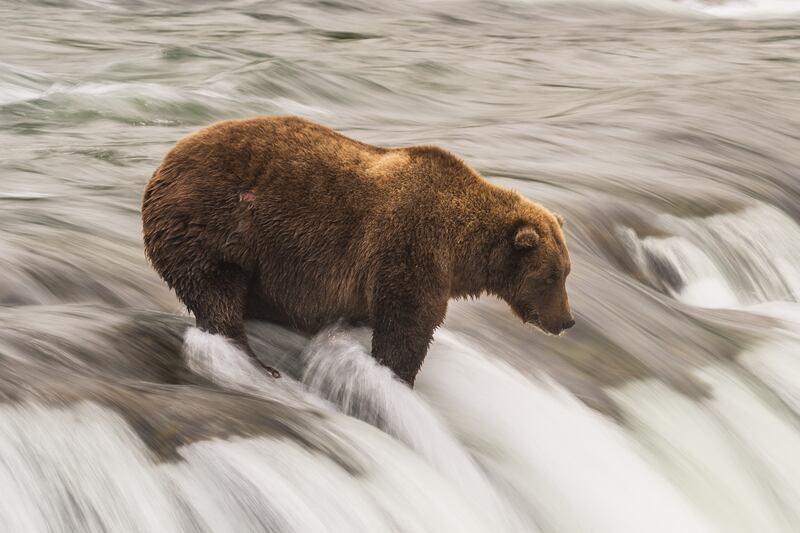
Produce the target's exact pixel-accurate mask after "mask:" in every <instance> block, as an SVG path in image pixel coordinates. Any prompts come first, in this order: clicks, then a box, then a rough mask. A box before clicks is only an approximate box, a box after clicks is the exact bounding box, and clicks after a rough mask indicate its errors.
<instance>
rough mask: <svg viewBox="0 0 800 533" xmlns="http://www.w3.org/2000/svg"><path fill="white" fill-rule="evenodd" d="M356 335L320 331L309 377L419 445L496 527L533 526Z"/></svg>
mask: <svg viewBox="0 0 800 533" xmlns="http://www.w3.org/2000/svg"><path fill="white" fill-rule="evenodd" d="M358 334H360V335H361V336H362V337H363V336H364V334H365V331H361V332H357V333H356V334H354V332H352V331H348V330H345V329H343V328H342V327H340V326H336V327H333V328H331V329H328V330H326V331H324V332H322V333H321V334H319V335H317V337H315V339H314V340H313V341H312V343H311V344H310V345H309V347H308V348H307V349H306V351H305V353H304V358H305V360H306V362H307V365H306V370H305V372H304V376H303V382H304V383H306V384H307V385H308V387H309V389H310V390H311V391H312V392H314V393H315V394H319V395H320V396H322V397H323V398H325V399H327V400H329V401H331V402H332V403H334V404H336V405H337V406H339V408H340V409H341V410H342V412H343V413H345V414H348V415H350V416H354V417H356V418H359V419H361V420H364V421H366V422H368V423H369V424H371V425H373V426H376V427H378V428H380V429H382V430H383V431H385V432H386V433H388V434H389V435H392V436H393V437H395V438H396V439H398V440H399V441H400V442H402V443H404V444H406V445H407V446H408V447H409V448H410V449H412V450H414V452H415V453H417V454H418V455H419V456H420V457H422V458H424V459H425V460H426V461H427V462H428V463H429V464H430V465H432V466H433V467H434V468H435V469H436V470H438V471H439V472H440V473H441V474H442V475H444V476H445V477H447V478H448V479H450V480H453V481H454V482H455V483H456V486H458V487H459V489H460V490H461V492H462V493H463V494H464V495H465V497H467V498H468V499H469V501H470V502H471V504H472V506H473V508H475V509H482V512H481V513H480V514H481V516H482V517H483V519H484V527H485V528H487V530H491V531H533V530H534V529H533V528H534V526H533V524H532V523H530V521H529V520H525V519H524V517H523V516H522V515H521V514H520V513H516V512H515V511H514V509H513V508H512V507H510V506H509V505H508V503H507V502H505V501H504V500H503V499H502V498H501V497H500V496H499V495H497V494H496V492H495V490H494V488H493V487H492V486H491V484H490V483H489V481H488V480H487V479H486V477H485V476H484V474H483V473H482V472H481V471H480V469H479V468H478V466H477V464H476V463H475V461H474V460H473V459H472V458H471V457H470V456H469V454H468V453H467V452H466V451H465V450H464V448H463V447H462V446H461V444H460V443H459V442H458V441H457V440H456V439H455V437H454V436H453V435H452V434H451V432H450V430H449V428H448V427H447V425H446V424H445V423H443V421H442V420H441V419H440V418H439V416H438V415H437V414H436V413H435V412H434V411H433V409H431V407H430V406H429V405H427V404H426V403H425V401H424V400H423V399H422V398H420V397H419V395H417V394H415V393H414V391H412V390H411V389H410V388H409V387H408V386H407V385H406V384H404V383H402V382H400V381H399V380H397V379H396V378H395V377H394V375H393V374H392V372H391V371H390V370H389V369H388V368H386V367H384V366H381V365H379V364H378V363H377V362H376V361H375V360H374V359H373V358H372V356H371V355H370V354H369V352H368V350H367V349H366V347H365V346H364V345H363V344H362V343H361V342H359V340H358V338H357V335H358Z"/></svg>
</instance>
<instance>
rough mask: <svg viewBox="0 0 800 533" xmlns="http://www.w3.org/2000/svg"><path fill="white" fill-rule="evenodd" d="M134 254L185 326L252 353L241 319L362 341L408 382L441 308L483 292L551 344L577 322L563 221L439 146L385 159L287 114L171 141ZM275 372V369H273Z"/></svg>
mask: <svg viewBox="0 0 800 533" xmlns="http://www.w3.org/2000/svg"><path fill="white" fill-rule="evenodd" d="M142 218H143V221H144V244H145V251H146V253H147V256H148V257H149V259H150V261H151V262H152V264H153V266H154V267H155V269H156V270H157V271H158V272H159V274H161V276H162V277H163V278H164V280H165V281H166V282H167V284H168V285H169V286H170V287H172V288H173V289H174V290H175V292H176V293H177V295H178V297H179V298H180V299H181V300H182V301H183V302H184V303H185V304H186V306H187V307H188V308H189V310H190V311H192V312H193V313H194V315H195V317H196V320H197V324H198V326H199V327H200V328H202V329H205V330H207V331H209V332H211V333H219V334H222V335H225V336H227V337H229V338H231V339H233V340H234V341H235V342H237V343H238V344H239V345H240V346H241V347H242V348H243V349H245V350H246V351H248V353H250V354H251V355H252V350H251V349H250V347H249V345H248V343H247V338H246V336H245V330H244V325H243V324H244V320H245V319H249V318H257V319H264V320H270V321H274V322H278V323H282V324H285V325H288V326H292V327H294V328H297V329H300V330H304V331H308V332H313V331H316V330H317V329H319V328H321V327H322V326H324V325H326V324H328V323H331V322H333V321H335V320H337V319H340V318H344V319H345V320H348V321H351V322H357V323H366V324H368V325H370V326H371V327H372V328H373V331H374V333H373V338H372V354H373V356H374V357H375V358H376V359H377V360H378V361H379V362H381V363H383V364H385V365H387V366H389V367H390V368H391V369H392V370H393V371H394V372H395V373H396V374H397V376H399V377H400V378H401V379H403V380H405V381H406V382H408V383H409V384H413V382H414V378H415V376H416V374H417V371H418V370H419V368H420V366H421V364H422V361H423V359H424V357H425V354H426V352H427V349H428V345H429V343H430V341H431V338H432V336H433V331H434V329H436V327H438V326H439V324H441V322H442V320H443V319H444V316H445V312H446V310H447V302H448V300H449V299H450V298H464V297H477V296H479V295H481V294H483V293H487V292H488V293H490V294H494V295H496V296H498V297H500V298H502V299H504V300H505V301H506V302H508V303H509V305H510V306H511V308H512V309H513V310H514V312H515V313H516V314H517V315H518V316H519V317H520V318H521V319H522V320H524V321H526V322H531V323H534V324H536V325H537V326H539V327H540V328H541V329H543V330H545V331H547V332H550V333H554V334H555V333H560V332H561V331H562V329H565V328H567V327H570V326H571V325H572V324H573V323H574V322H573V320H572V316H571V314H570V309H569V303H568V299H567V293H566V288H565V280H566V277H567V274H568V273H569V268H570V262H569V255H568V253H567V248H566V246H565V244H564V235H563V233H562V231H561V221H560V217H557V216H556V215H553V214H552V213H550V212H549V211H547V210H546V209H544V208H543V207H541V206H539V205H537V204H534V203H532V202H529V201H527V200H525V199H524V198H522V197H521V196H520V195H519V194H517V193H514V192H512V191H509V190H506V189H503V188H501V187H497V186H495V185H493V184H491V183H489V182H488V181H486V180H485V179H483V178H482V177H481V176H480V175H478V173H477V172H475V171H474V170H472V169H471V168H470V167H469V166H467V165H466V164H465V163H464V162H462V161H461V160H460V159H458V158H457V157H455V156H454V155H452V154H450V153H449V152H447V151H445V150H442V149H441V148H437V147H435V146H413V147H409V148H381V147H377V146H371V145H368V144H364V143H361V142H358V141H355V140H352V139H349V138H347V137H344V136H343V135H340V134H338V133H336V132H335V131H333V130H331V129H328V128H326V127H323V126H320V125H318V124H314V123H312V122H309V121H307V120H304V119H301V118H296V117H256V118H249V119H242V120H230V121H225V122H220V123H217V124H213V125H211V126H209V127H207V128H204V129H202V130H200V131H198V132H196V133H193V134H191V135H189V136H187V137H185V138H183V139H181V140H180V141H179V142H178V143H177V144H176V145H175V146H174V147H173V148H172V150H171V151H170V152H169V153H168V154H167V156H166V157H165V159H164V161H163V162H162V163H161V166H159V167H158V169H157V170H156V172H155V174H154V175H153V177H152V178H151V180H150V182H149V183H148V184H147V187H146V189H145V192H144V201H143V205H142ZM270 370H272V369H270Z"/></svg>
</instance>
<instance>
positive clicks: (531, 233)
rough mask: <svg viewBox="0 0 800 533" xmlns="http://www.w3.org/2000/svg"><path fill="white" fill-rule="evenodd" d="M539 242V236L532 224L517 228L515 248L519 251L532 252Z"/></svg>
mask: <svg viewBox="0 0 800 533" xmlns="http://www.w3.org/2000/svg"><path fill="white" fill-rule="evenodd" d="M538 242H539V234H538V233H536V230H535V229H533V226H531V225H530V224H525V225H524V226H520V227H519V228H517V232H516V233H515V234H514V248H516V249H517V250H530V249H531V248H533V247H534V246H536V244H537V243H538Z"/></svg>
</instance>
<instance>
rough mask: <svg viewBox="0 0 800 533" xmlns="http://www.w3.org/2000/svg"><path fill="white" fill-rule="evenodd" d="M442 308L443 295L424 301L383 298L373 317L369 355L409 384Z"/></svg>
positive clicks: (442, 316) (443, 312)
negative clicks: (370, 351) (370, 353)
mask: <svg viewBox="0 0 800 533" xmlns="http://www.w3.org/2000/svg"><path fill="white" fill-rule="evenodd" d="M446 311H447V297H444V298H437V299H435V300H434V301H433V302H431V301H428V302H427V303H423V302H409V301H408V300H402V299H400V300H393V299H392V298H391V297H389V298H386V299H383V305H382V306H381V307H380V308H379V309H377V310H376V313H375V316H374V319H373V333H372V356H373V357H374V358H375V359H376V360H377V361H378V362H379V363H381V364H382V365H385V366H388V367H389V368H391V369H392V371H393V372H394V373H395V375H396V376H397V377H398V378H400V379H402V380H403V381H405V382H406V383H408V385H409V386H411V387H413V386H414V380H415V378H416V377H417V373H418V372H419V369H420V367H421V366H422V362H423V360H424V359H425V355H426V354H427V353H428V347H429V346H430V343H431V340H432V339H433V332H434V330H435V329H436V328H437V327H438V326H439V324H441V323H442V321H443V320H444V316H445V313H446Z"/></svg>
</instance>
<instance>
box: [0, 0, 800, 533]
mask: <svg viewBox="0 0 800 533" xmlns="http://www.w3.org/2000/svg"><path fill="white" fill-rule="evenodd" d="M255 114H299V115H303V116H305V117H308V118H310V119H313V120H316V121H318V122H321V123H324V124H326V125H329V126H332V127H334V128H336V129H339V130H340V131H342V132H344V133H346V134H347V135H350V136H352V137H355V138H358V139H360V140H363V141H367V142H371V143H375V144H382V145H410V144H419V143H436V144H440V145H442V146H444V147H446V148H448V149H451V150H452V151H454V152H456V153H458V154H459V155H461V156H462V157H463V158H465V159H466V161H468V162H469V163H470V164H472V165H473V166H474V167H475V168H477V169H478V170H479V171H481V172H482V173H483V174H484V175H485V176H487V177H488V178H490V179H492V180H494V181H495V182H497V183H501V184H504V185H507V186H509V187H512V188H514V189H516V190H518V191H520V192H521V193H523V194H525V195H527V196H529V197H530V198H532V199H535V200H537V201H539V202H541V203H543V204H544V205H546V206H548V207H550V208H552V209H554V210H556V211H557V212H559V213H561V214H563V215H564V217H565V218H566V220H567V223H566V226H565V229H566V233H567V238H568V243H569V245H570V249H571V254H572V265H573V268H572V275H571V276H570V279H569V283H568V288H569V291H570V296H571V301H572V303H573V310H574V312H575V315H576V319H577V326H576V327H575V328H573V329H572V330H570V331H569V332H568V334H566V335H564V336H562V337H559V338H555V337H546V336H544V335H542V334H540V333H537V332H536V331H533V330H532V329H530V328H527V327H524V326H523V325H522V324H520V323H519V322H518V321H517V320H516V319H515V318H514V317H513V316H512V315H511V313H510V311H509V310H508V308H507V306H505V304H501V303H500V302H498V301H496V300H492V299H490V298H483V299H481V300H477V301H469V302H454V303H452V304H451V306H450V310H449V314H448V319H447V321H446V323H445V325H444V327H442V328H441V329H440V330H439V331H438V332H437V335H436V337H435V340H434V343H433V346H432V348H431V351H430V353H429V355H428V358H427V360H426V362H425V365H424V367H423V370H422V372H421V374H420V376H419V378H418V380H417V387H416V388H415V389H414V390H413V391H412V390H410V389H408V388H407V387H405V386H404V385H401V384H400V383H399V382H397V381H395V380H394V379H393V378H392V376H391V375H390V374H389V372H388V371H387V370H386V369H384V368H382V367H379V366H377V365H376V364H375V363H374V362H373V361H372V360H371V359H370V357H369V355H368V354H369V339H370V332H369V331H364V330H352V329H346V328H344V327H342V326H340V325H333V326H332V327H331V328H330V329H328V330H326V331H324V332H322V333H321V334H319V335H317V336H316V337H314V338H306V337H303V336H301V335H298V334H296V333H294V332H291V331H288V330H284V329H281V328H279V327H277V326H273V325H270V324H266V323H256V322H254V323H251V324H249V325H248V327H249V334H250V337H251V341H252V344H253V346H254V348H255V349H256V351H257V352H258V354H259V356H260V357H261V358H262V359H263V360H264V361H266V362H268V363H269V364H272V365H273V366H276V367H277V368H279V369H280V370H281V371H282V372H283V374H284V377H283V378H282V379H281V380H278V381H273V380H272V379H269V378H266V377H265V376H264V375H263V374H262V373H261V372H260V371H259V370H257V369H256V368H254V367H252V366H251V364H250V362H249V361H248V360H247V358H246V357H245V356H244V355H243V354H241V353H240V352H238V351H237V350H236V349H235V348H233V347H231V346H230V345H228V344H227V343H226V342H225V341H224V340H222V339H220V338H216V337H213V336H209V335H206V334H204V333H202V332H200V331H198V330H196V329H194V328H192V327H191V325H192V324H193V319H192V318H191V317H190V316H188V315H187V313H186V312H185V310H184V309H182V308H181V306H180V304H179V303H178V301H177V300H176V299H175V297H174V296H173V295H172V294H171V293H170V292H169V291H168V290H167V288H166V287H165V285H164V284H163V283H162V282H161V281H160V280H159V279H158V277H157V276H156V274H155V273H154V272H153V270H152V269H151V268H150V267H149V266H148V264H147V263H146V261H145V259H144V255H143V252H142V244H141V237H140V231H141V227H140V218H139V206H140V198H141V192H142V189H143V186H144V184H145V182H146V181H147V179H148V178H149V177H150V175H151V173H152V171H153V170H154V169H155V167H156V166H157V165H158V162H159V160H160V158H161V157H162V156H163V155H164V154H165V153H166V151H167V150H168V149H169V147H170V146H171V145H172V143H174V142H175V141H176V140H177V139H178V138H180V137H181V136H182V135H184V134H186V133H188V132H189V131H192V130H194V129H196V128H198V127H201V126H203V125H205V124H207V123H209V122H212V121H215V120H219V119H224V118H231V117H240V116H249V115H255ZM798 302H800V5H798V3H797V2H795V1H791V0H785V1H780V0H773V1H761V0H752V1H749V2H748V1H744V0H742V1H733V0H730V1H729V0H716V1H711V0H709V1H707V2H701V1H700V0H696V1H688V0H687V1H684V2H680V1H671V0H662V1H656V0H629V1H624V2H623V1H615V2H599V1H588V0H587V2H585V3H578V2H566V1H565V2H555V3H544V2H535V1H534V2H523V1H511V0H484V1H480V2H477V1H476V2H427V3H416V2H415V3H409V2H397V1H391V0H357V1H350V2H345V1H339V0H318V1H302V2H277V3H275V2H259V1H252V0H235V1H232V2H216V3H212V2H186V3H183V4H179V5H174V4H169V5H168V3H166V2H165V3H163V4H159V3H157V2H150V1H147V0H120V1H118V2H117V1H112V0H108V1H104V0H96V1H89V0H87V1H83V2H79V1H72V0H63V1H45V0H40V1H38V2H14V1H11V2H10V3H9V2H3V3H2V4H1V7H0V531H3V532H6V531H8V532H28V531H32V532H39V531H42V532H44V531H48V532H49V531H74V532H88V531H113V532H120V531H137V532H138V531H141V532H144V531H148V532H149V531H152V532H162V531H163V532H172V531H187V532H195V531H213V532H222V531H231V532H245V531H271V532H288V531H293V532H298V533H308V532H336V533H338V532H344V533H349V532H361V531H363V532H370V533H371V532H383V531H393V532H430V533H441V532H458V533H461V532H541V533H578V532H587V533H642V532H647V533H661V532H664V533H667V532H669V533H686V532H689V533H692V532H706V533H711V532H714V533H763V532H769V533H784V532H786V533H796V532H797V531H800V303H798Z"/></svg>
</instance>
